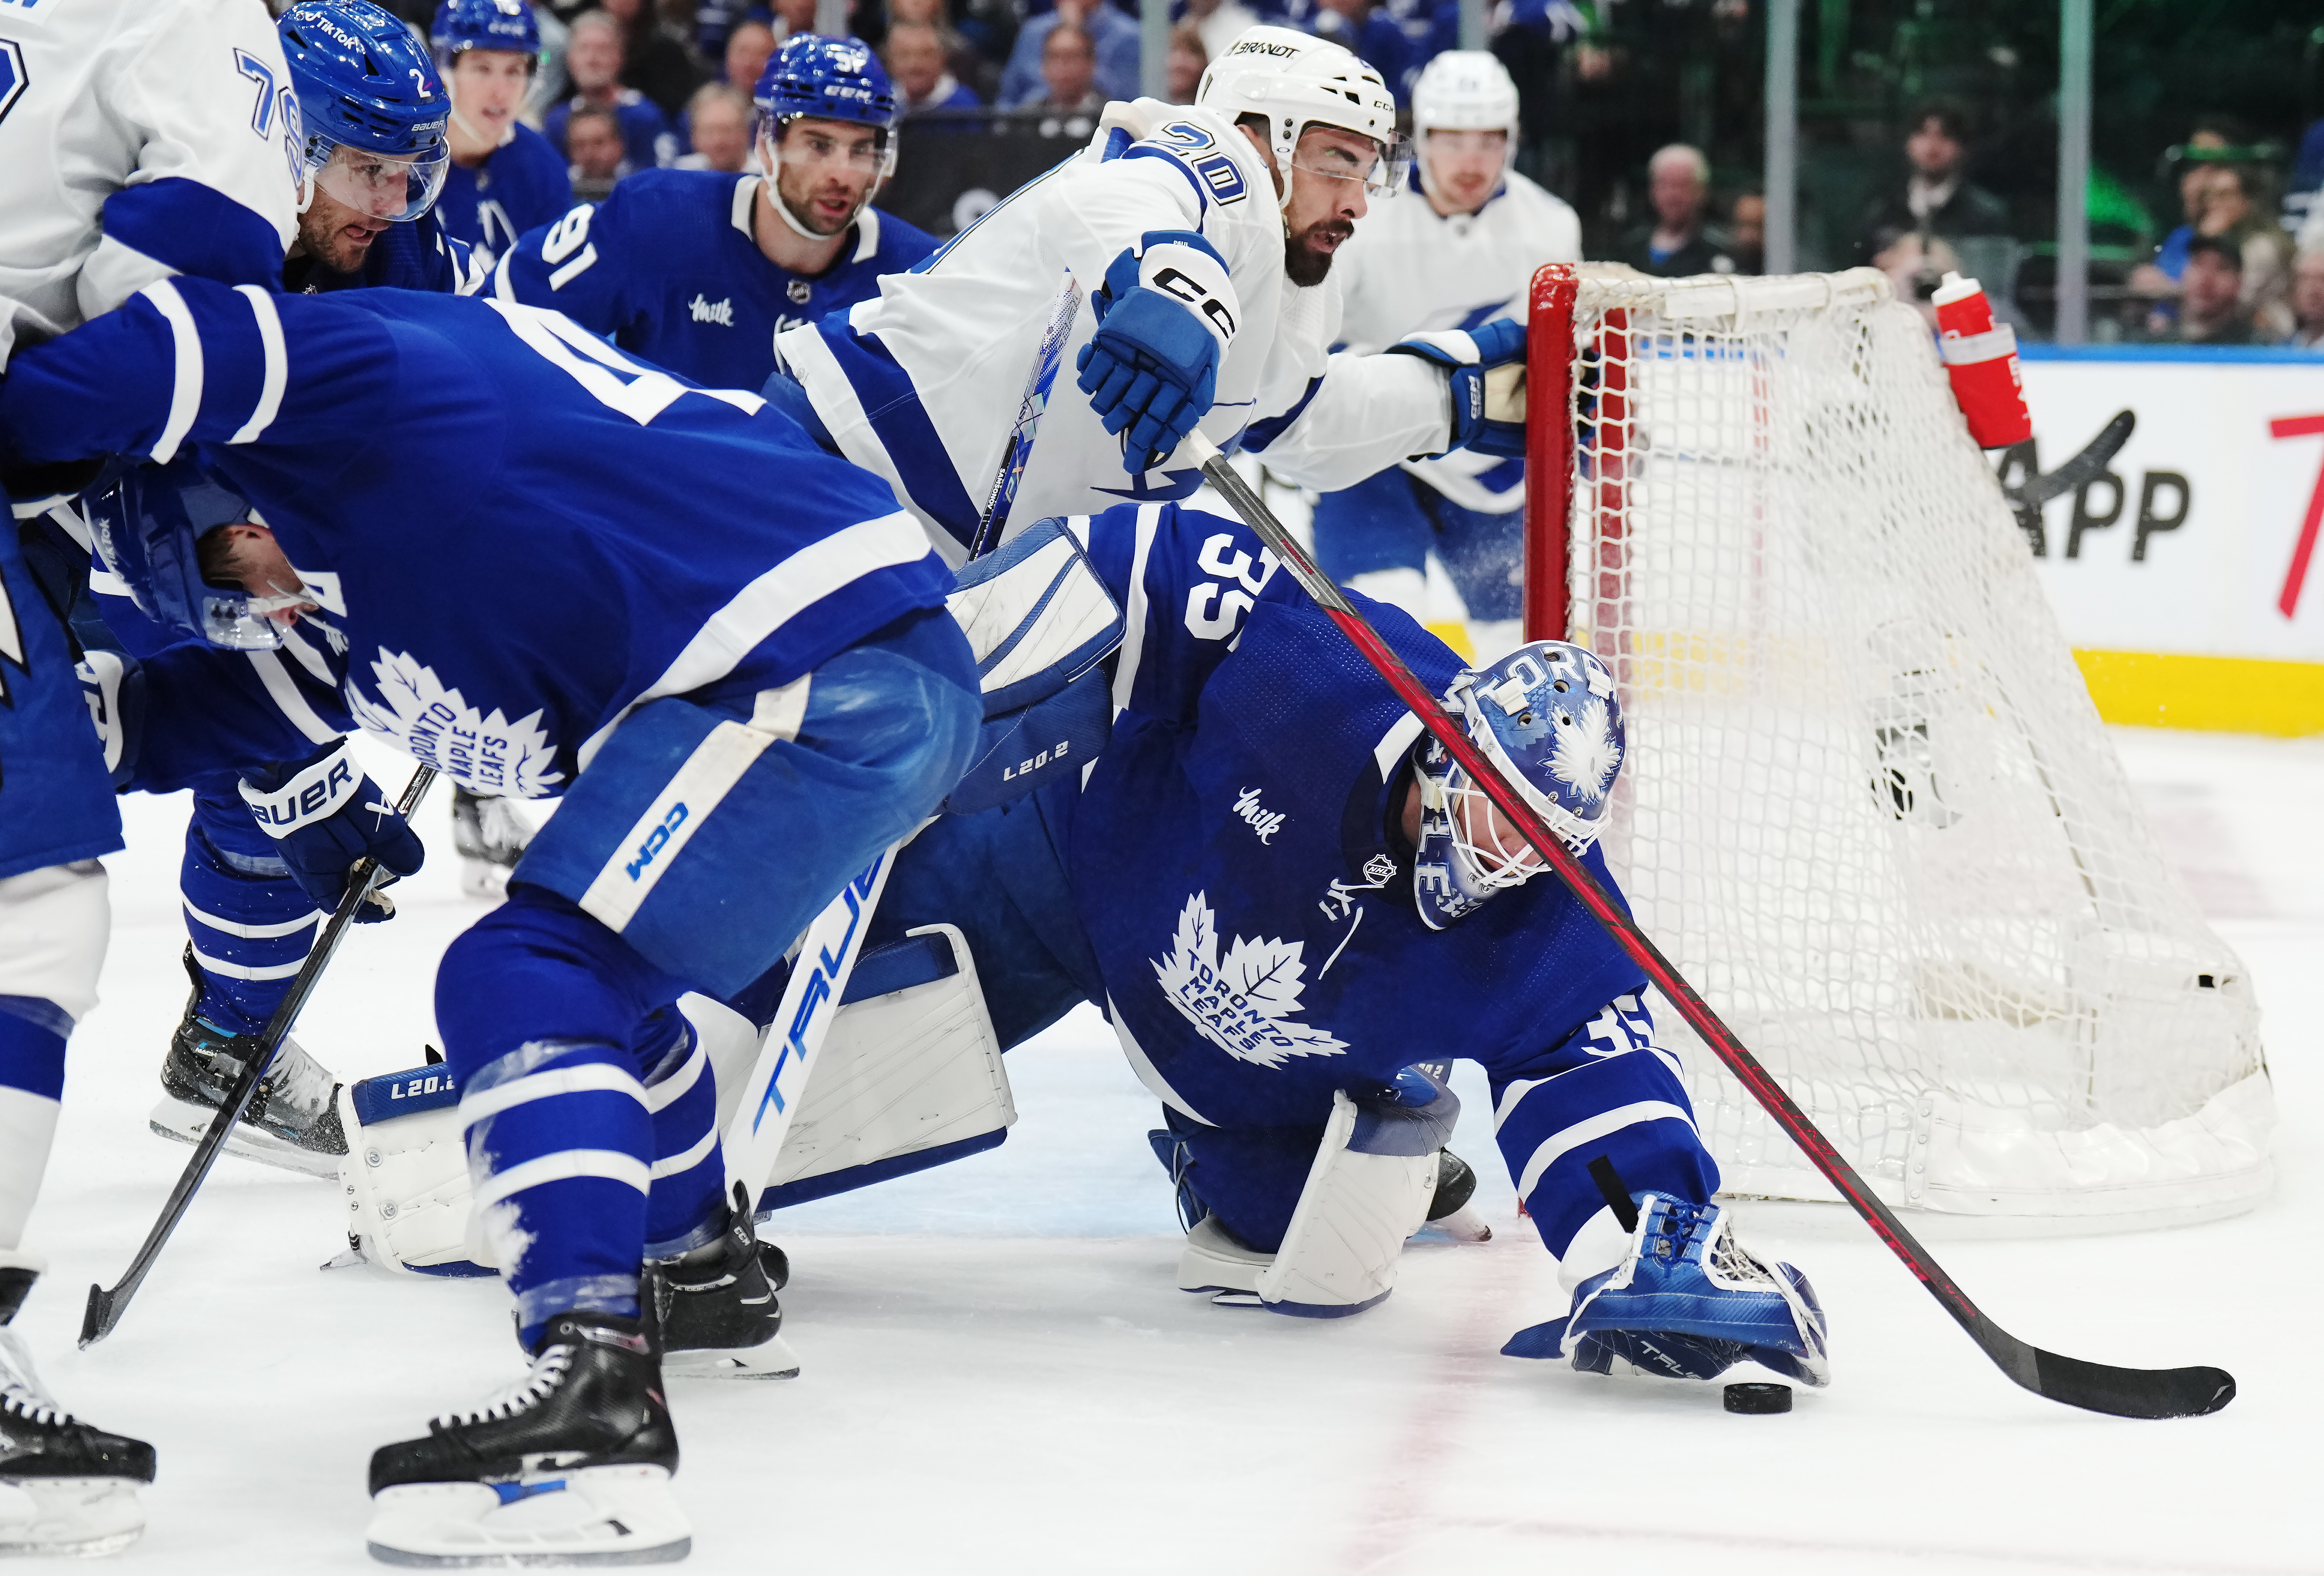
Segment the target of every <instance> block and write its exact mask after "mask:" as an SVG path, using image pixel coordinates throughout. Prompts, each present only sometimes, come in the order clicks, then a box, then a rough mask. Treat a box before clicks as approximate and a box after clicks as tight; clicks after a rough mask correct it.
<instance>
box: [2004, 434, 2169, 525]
mask: <svg viewBox="0 0 2324 1576" xmlns="http://www.w3.org/2000/svg"><path fill="white" fill-rule="evenodd" d="M2137 425H2138V415H2137V412H2135V411H2133V410H2117V411H2116V412H2115V416H2114V419H2113V420H2111V421H2109V422H2107V424H2106V425H2105V426H2104V427H2101V428H2099V429H2098V436H2097V437H2096V438H2091V439H2090V440H2089V443H2087V444H2085V445H2084V446H2083V447H2082V452H2081V453H2080V454H2078V455H2076V456H2074V457H2073V458H2072V459H2070V460H2068V461H2067V462H2066V463H2065V464H2064V465H2060V466H2059V467H2058V468H2057V469H2056V470H2054V471H2051V472H2049V473H2048V474H2047V475H2039V476H2028V477H2026V478H2025V479H2024V481H2022V482H2020V483H2018V484H2017V485H2016V486H2015V487H2004V488H2003V489H2002V490H2001V495H2002V496H2003V497H2005V498H2006V499H2008V500H2009V506H2010V507H2011V508H2012V509H2016V510H2026V509H2039V508H2041V507H2042V505H2043V504H2044V503H2047V502H2050V500H2051V499H2052V498H2061V497H2063V496H2064V495H2065V494H2067V493H2071V492H2073V491H2074V490H2076V489H2077V488H2079V487H2082V486H2084V485H2086V484H2089V482H2091V481H2092V480H2094V479H2095V478H2096V477H2097V476H2098V475H2099V474H2100V473H2101V472H2103V471H2104V470H2105V469H2106V468H2107V465H2109V464H2110V463H2111V462H2112V461H2113V459H2114V456H2116V455H2118V454H2120V453H2121V452H2122V446H2123V445H2124V444H2126V443H2128V442H2129V441H2130V434H2131V429H2133V428H2135V427H2136V426H2137Z"/></svg>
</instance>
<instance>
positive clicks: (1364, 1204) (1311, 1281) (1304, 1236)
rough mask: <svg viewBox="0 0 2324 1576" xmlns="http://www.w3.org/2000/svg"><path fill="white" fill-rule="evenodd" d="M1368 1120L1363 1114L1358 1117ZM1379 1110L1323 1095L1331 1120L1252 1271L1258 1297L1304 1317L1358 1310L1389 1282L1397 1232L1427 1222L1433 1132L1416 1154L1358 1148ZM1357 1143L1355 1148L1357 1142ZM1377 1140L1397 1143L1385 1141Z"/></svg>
mask: <svg viewBox="0 0 2324 1576" xmlns="http://www.w3.org/2000/svg"><path fill="white" fill-rule="evenodd" d="M1368 1119H1369V1120H1368ZM1378 1128H1379V1118H1378V1116H1377V1115H1376V1113H1372V1112H1368V1111H1365V1110H1364V1109H1363V1108H1361V1107H1360V1106H1358V1105H1357V1104H1356V1102H1355V1101H1352V1100H1351V1099H1349V1098H1348V1095H1347V1093H1346V1092H1345V1091H1341V1092H1336V1093H1334V1094H1333V1097H1332V1120H1331V1122H1330V1123H1329V1125H1327V1126H1326V1127H1325V1128H1324V1129H1323V1143H1322V1144H1321V1145H1320V1146H1318V1147H1317V1148H1316V1151H1315V1164H1314V1166H1313V1167H1312V1168H1311V1169H1310V1170H1309V1171H1308V1173H1307V1184H1306V1186H1305V1188H1303V1189H1302V1190H1301V1192H1300V1194H1299V1207H1298V1208H1297V1209H1296V1210H1295V1211H1294V1212H1292V1216H1291V1229H1290V1230H1287V1231H1286V1232H1285V1233H1284V1236H1283V1246H1282V1247H1281V1248H1280V1249H1277V1252H1276V1255H1275V1262H1274V1263H1273V1264H1270V1265H1269V1266H1268V1267H1267V1269H1266V1271H1265V1272H1264V1273H1263V1274H1261V1275H1260V1276H1259V1285H1258V1292H1259V1302H1260V1304H1261V1305H1263V1306H1265V1307H1266V1308H1268V1309H1269V1310H1270V1311H1272V1312H1274V1313H1289V1314H1292V1315H1294V1316H1295V1317H1298V1318H1305V1319H1336V1318H1343V1317H1345V1316H1346V1315H1348V1314H1350V1313H1362V1312H1363V1311H1364V1310H1365V1309H1366V1308H1369V1307H1370V1306H1371V1305H1372V1304H1375V1303H1378V1302H1379V1301H1380V1300H1381V1299H1382V1298H1384V1297H1386V1296H1387V1295H1388V1293H1390V1292H1391V1291H1394V1290H1395V1289H1396V1267H1397V1258H1399V1257H1400V1256H1401V1255H1402V1254H1403V1252H1404V1241H1405V1239H1406V1238H1407V1237H1409V1236H1411V1235H1412V1234H1413V1233H1414V1232H1415V1231H1417V1230H1420V1228H1421V1227H1422V1226H1423V1225H1425V1223H1426V1222H1427V1220H1428V1204H1429V1201H1430V1200H1431V1199H1433V1198H1434V1196H1435V1194H1436V1170H1437V1159H1436V1155H1437V1150H1438V1149H1439V1148H1441V1147H1443V1137H1442V1135H1441V1134H1440V1135H1434V1137H1435V1140H1436V1141H1435V1142H1433V1143H1430V1144H1429V1145H1428V1147H1426V1148H1425V1150H1423V1151H1422V1152H1421V1153H1418V1154H1396V1153H1389V1154H1378V1153H1366V1152H1365V1147H1374V1146H1369V1145H1366V1144H1365V1140H1366V1139H1367V1138H1374V1137H1376V1136H1377V1129H1378ZM1360 1145H1362V1146H1365V1147H1359V1146H1360ZM1377 1147H1384V1148H1392V1149H1406V1148H1413V1147H1417V1146H1416V1145H1411V1144H1401V1143H1390V1144H1386V1145H1379V1146H1377Z"/></svg>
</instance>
